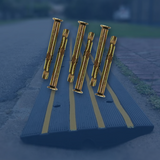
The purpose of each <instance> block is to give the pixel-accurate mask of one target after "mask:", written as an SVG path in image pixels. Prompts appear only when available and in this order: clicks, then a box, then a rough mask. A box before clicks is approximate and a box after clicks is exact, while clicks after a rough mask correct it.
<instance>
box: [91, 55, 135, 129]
mask: <svg viewBox="0 0 160 160" xmlns="http://www.w3.org/2000/svg"><path fill="white" fill-rule="evenodd" d="M90 57H91V60H92V62H93V63H94V58H93V56H92V55H90ZM99 74H100V76H101V75H102V72H101V71H100V70H99ZM107 89H108V91H109V93H110V94H111V97H112V99H113V101H114V104H115V106H116V107H117V109H118V110H119V112H120V113H121V115H122V117H123V119H124V121H125V123H126V125H127V127H128V128H134V125H133V123H132V120H131V119H130V117H129V115H128V114H127V112H126V111H125V110H124V108H123V107H122V105H121V103H120V101H119V99H118V97H117V96H116V94H115V93H114V91H113V90H112V88H111V87H110V85H109V84H108V83H107Z"/></svg>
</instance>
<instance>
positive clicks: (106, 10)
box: [65, 0, 131, 20]
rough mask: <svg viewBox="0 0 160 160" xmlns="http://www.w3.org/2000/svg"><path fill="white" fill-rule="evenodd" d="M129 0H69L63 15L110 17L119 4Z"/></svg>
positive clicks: (94, 17) (91, 17) (84, 17)
mask: <svg viewBox="0 0 160 160" xmlns="http://www.w3.org/2000/svg"><path fill="white" fill-rule="evenodd" d="M130 1H131V0H98V1H97V0H92V1H90V0H71V3H70V4H68V5H67V7H66V10H65V15H66V16H67V17H68V18H73V19H75V18H76V19H77V18H79V19H101V20H102V19H108V20H110V19H112V15H113V12H114V11H115V10H117V9H118V8H119V6H120V5H121V4H124V5H126V4H129V3H130Z"/></svg>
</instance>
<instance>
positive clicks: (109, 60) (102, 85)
mask: <svg viewBox="0 0 160 160" xmlns="http://www.w3.org/2000/svg"><path fill="white" fill-rule="evenodd" d="M116 42H117V37H115V36H112V37H111V40H110V47H109V50H108V54H107V57H106V60H105V63H104V67H103V71H102V76H101V80H100V83H99V86H98V91H97V93H96V95H97V96H100V97H105V95H104V92H105V89H106V85H107V80H108V76H109V71H110V68H111V64H112V58H113V56H114V51H115V44H116Z"/></svg>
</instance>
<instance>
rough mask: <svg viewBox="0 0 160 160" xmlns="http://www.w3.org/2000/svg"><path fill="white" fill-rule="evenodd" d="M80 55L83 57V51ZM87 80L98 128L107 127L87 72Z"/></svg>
mask: <svg viewBox="0 0 160 160" xmlns="http://www.w3.org/2000/svg"><path fill="white" fill-rule="evenodd" d="M80 57H81V59H82V58H83V56H82V53H81V54H80ZM86 81H87V87H88V91H89V94H90V98H91V102H92V106H93V110H94V114H95V116H96V120H97V124H98V128H105V124H104V121H103V118H102V115H101V112H100V110H99V107H98V103H97V100H96V97H95V95H94V92H93V89H92V87H91V86H90V79H89V76H88V74H87V73H86Z"/></svg>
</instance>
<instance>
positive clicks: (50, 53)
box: [42, 18, 63, 79]
mask: <svg viewBox="0 0 160 160" xmlns="http://www.w3.org/2000/svg"><path fill="white" fill-rule="evenodd" d="M53 20H54V23H53V27H52V32H51V37H50V42H49V45H48V51H47V55H46V59H45V63H44V72H43V75H42V78H43V79H48V76H49V68H50V64H51V61H52V58H53V54H54V50H55V46H56V42H57V37H58V33H59V29H60V25H61V22H62V21H63V20H61V19H58V18H53Z"/></svg>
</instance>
